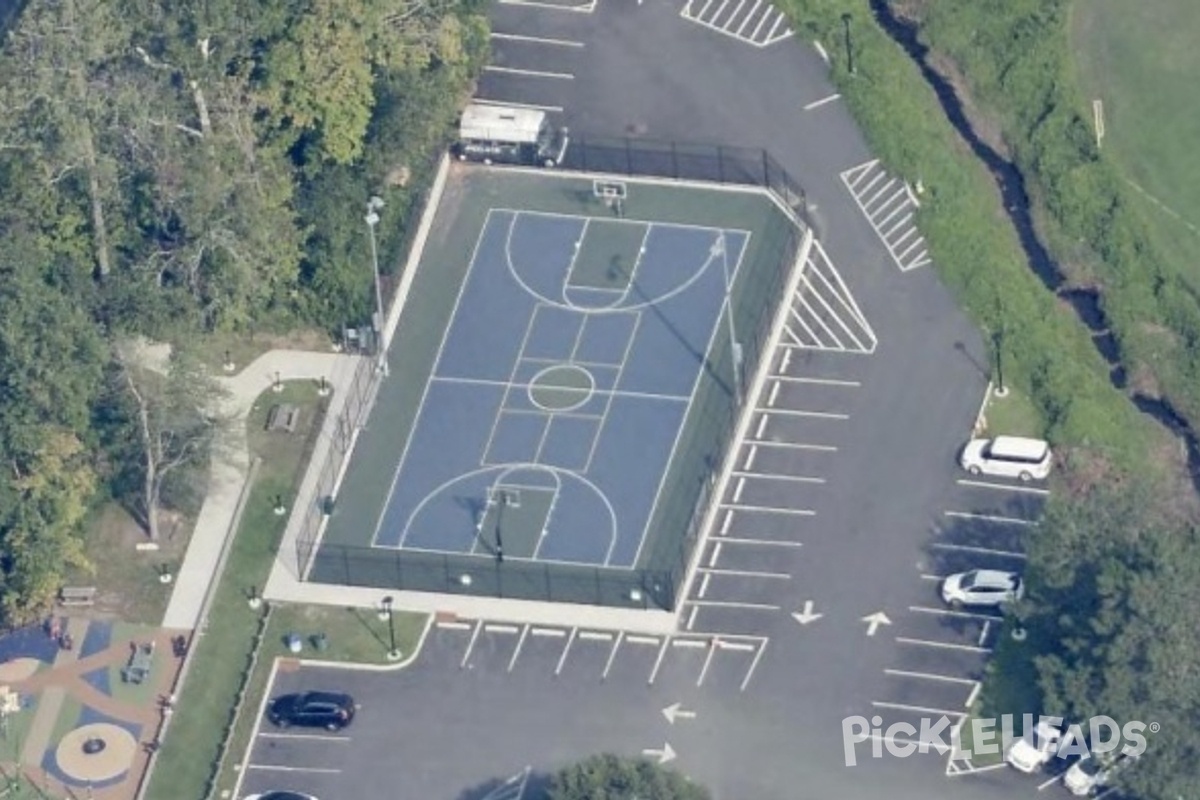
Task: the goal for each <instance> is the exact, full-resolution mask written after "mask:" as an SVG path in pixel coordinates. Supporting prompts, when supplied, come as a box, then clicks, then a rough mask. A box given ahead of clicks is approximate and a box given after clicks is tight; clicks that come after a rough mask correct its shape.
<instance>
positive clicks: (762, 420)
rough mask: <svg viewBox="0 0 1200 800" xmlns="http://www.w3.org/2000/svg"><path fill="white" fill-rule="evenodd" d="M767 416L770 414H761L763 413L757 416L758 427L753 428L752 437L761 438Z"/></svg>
mask: <svg viewBox="0 0 1200 800" xmlns="http://www.w3.org/2000/svg"><path fill="white" fill-rule="evenodd" d="M769 418H770V415H769V414H763V415H762V416H761V417H760V418H759V420H758V428H756V429H755V431H754V438H755V439H761V438H762V437H763V431H765V430H766V429H767V419H769Z"/></svg>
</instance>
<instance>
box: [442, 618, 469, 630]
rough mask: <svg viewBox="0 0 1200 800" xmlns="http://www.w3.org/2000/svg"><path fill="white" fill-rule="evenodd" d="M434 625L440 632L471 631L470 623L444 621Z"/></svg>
mask: <svg viewBox="0 0 1200 800" xmlns="http://www.w3.org/2000/svg"><path fill="white" fill-rule="evenodd" d="M434 625H436V626H437V627H439V628H441V629H442V630H446V631H469V630H471V623H469V622H455V621H450V620H445V621H438V622H435V623H434Z"/></svg>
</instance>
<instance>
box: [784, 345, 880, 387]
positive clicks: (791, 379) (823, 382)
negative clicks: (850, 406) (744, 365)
mask: <svg viewBox="0 0 1200 800" xmlns="http://www.w3.org/2000/svg"><path fill="white" fill-rule="evenodd" d="M785 355H791V353H790V352H788V353H785ZM770 379H771V380H773V381H786V382H788V383H811V384H814V385H816V386H844V387H846V388H847V389H858V388H860V387H861V386H862V384H861V383H860V382H859V381H843V380H838V379H836V378H798V377H795V376H792V375H772V376H771V377H770Z"/></svg>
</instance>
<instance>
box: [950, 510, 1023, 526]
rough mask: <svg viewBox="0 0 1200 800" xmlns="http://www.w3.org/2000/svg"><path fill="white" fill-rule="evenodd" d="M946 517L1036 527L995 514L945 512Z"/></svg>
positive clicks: (1014, 518) (1020, 520)
mask: <svg viewBox="0 0 1200 800" xmlns="http://www.w3.org/2000/svg"><path fill="white" fill-rule="evenodd" d="M945 513H946V516H947V517H954V518H955V519H982V520H985V521H987V522H1003V523H1006V524H1009V525H1036V524H1037V523H1036V522H1030V521H1029V520H1027V519H1018V518H1017V517H1001V516H998V515H995V514H972V513H970V512H967V511H947V512H945Z"/></svg>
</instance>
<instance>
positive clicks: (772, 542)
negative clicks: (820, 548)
mask: <svg viewBox="0 0 1200 800" xmlns="http://www.w3.org/2000/svg"><path fill="white" fill-rule="evenodd" d="M721 541H722V542H724V543H726V544H766V545H776V546H778V547H803V546H804V545H803V544H801V543H800V542H791V541H780V540H778V539H741V538H737V537H734V536H723V537H721Z"/></svg>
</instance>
